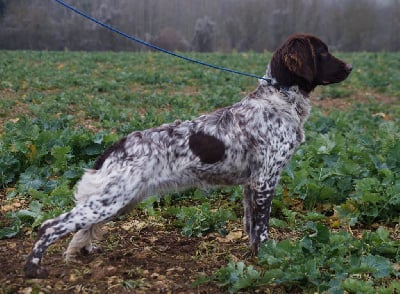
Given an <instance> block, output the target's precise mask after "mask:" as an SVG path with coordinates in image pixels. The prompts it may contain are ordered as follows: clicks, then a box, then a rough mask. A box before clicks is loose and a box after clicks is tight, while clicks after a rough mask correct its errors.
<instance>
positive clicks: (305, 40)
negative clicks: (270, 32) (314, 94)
mask: <svg viewBox="0 0 400 294" xmlns="http://www.w3.org/2000/svg"><path fill="white" fill-rule="evenodd" d="M270 66H271V75H272V77H273V78H275V79H276V81H277V82H278V84H279V85H281V86H284V87H290V86H293V85H297V86H299V88H300V89H301V90H303V91H305V92H307V93H309V92H311V91H312V90H313V89H314V88H315V87H316V86H318V85H328V84H333V83H339V82H341V81H343V80H345V79H346V78H347V76H348V75H349V74H350V72H351V70H352V66H351V64H348V63H345V62H344V61H342V60H340V59H338V58H336V57H335V56H333V55H332V54H331V53H329V51H328V46H327V45H326V44H325V43H324V42H322V41H321V40H320V39H318V38H317V37H315V36H312V35H293V36H290V37H289V38H288V39H287V40H286V42H285V43H283V44H282V45H281V46H280V47H279V48H278V49H277V50H276V51H275V53H274V55H273V56H272V60H271V63H270Z"/></svg>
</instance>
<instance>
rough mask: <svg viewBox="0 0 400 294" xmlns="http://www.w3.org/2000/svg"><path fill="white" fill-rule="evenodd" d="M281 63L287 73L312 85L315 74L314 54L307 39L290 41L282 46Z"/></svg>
mask: <svg viewBox="0 0 400 294" xmlns="http://www.w3.org/2000/svg"><path fill="white" fill-rule="evenodd" d="M282 49H283V52H282V57H283V62H284V64H285V66H286V67H287V68H288V70H289V71H291V72H292V73H294V74H296V75H297V76H300V77H302V78H304V79H305V80H306V81H307V82H309V83H312V82H313V81H314V78H315V74H316V64H315V53H314V49H313V46H312V44H311V43H310V41H309V40H308V39H305V38H304V39H299V38H296V39H292V40H289V41H288V43H287V44H286V46H284V47H283V48H282Z"/></svg>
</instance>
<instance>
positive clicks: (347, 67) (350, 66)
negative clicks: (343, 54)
mask: <svg viewBox="0 0 400 294" xmlns="http://www.w3.org/2000/svg"><path fill="white" fill-rule="evenodd" d="M352 69H353V66H352V65H351V64H350V63H347V64H346V70H347V71H348V72H351V70H352Z"/></svg>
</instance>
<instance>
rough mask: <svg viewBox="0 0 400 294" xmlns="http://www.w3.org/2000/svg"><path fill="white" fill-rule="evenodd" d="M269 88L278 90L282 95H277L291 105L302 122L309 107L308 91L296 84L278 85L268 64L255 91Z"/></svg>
mask: <svg viewBox="0 0 400 294" xmlns="http://www.w3.org/2000/svg"><path fill="white" fill-rule="evenodd" d="M271 89H273V91H278V92H280V93H281V94H282V95H280V96H279V97H281V99H283V100H285V101H286V102H287V103H289V104H291V105H293V107H294V109H295V111H296V113H297V115H298V117H299V119H300V121H301V123H304V122H305V120H306V119H307V117H308V114H309V113H310V109H311V105H310V99H309V93H308V92H305V91H303V90H301V89H300V88H299V86H297V85H293V86H290V87H284V86H281V85H279V82H278V81H277V80H276V79H275V78H274V77H273V76H272V75H271V68H270V66H269V65H268V67H267V71H266V73H265V75H264V76H263V79H259V87H258V90H257V91H260V90H261V91H268V92H270V91H271Z"/></svg>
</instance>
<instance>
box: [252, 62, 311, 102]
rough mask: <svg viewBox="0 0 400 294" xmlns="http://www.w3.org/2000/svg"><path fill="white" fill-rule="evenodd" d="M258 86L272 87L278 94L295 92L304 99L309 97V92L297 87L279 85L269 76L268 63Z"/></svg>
mask: <svg viewBox="0 0 400 294" xmlns="http://www.w3.org/2000/svg"><path fill="white" fill-rule="evenodd" d="M258 82H259V84H260V86H267V87H271V86H272V87H274V88H275V89H277V90H278V91H280V92H283V93H285V92H296V93H301V95H303V96H304V97H305V98H308V97H309V94H310V93H309V92H307V91H304V90H302V89H300V87H299V86H297V85H292V86H283V85H281V84H280V83H279V82H278V81H277V80H276V79H275V78H274V77H273V76H272V74H271V64H270V63H269V64H268V66H267V70H266V72H265V75H264V76H263V78H262V79H259V80H258Z"/></svg>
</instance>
